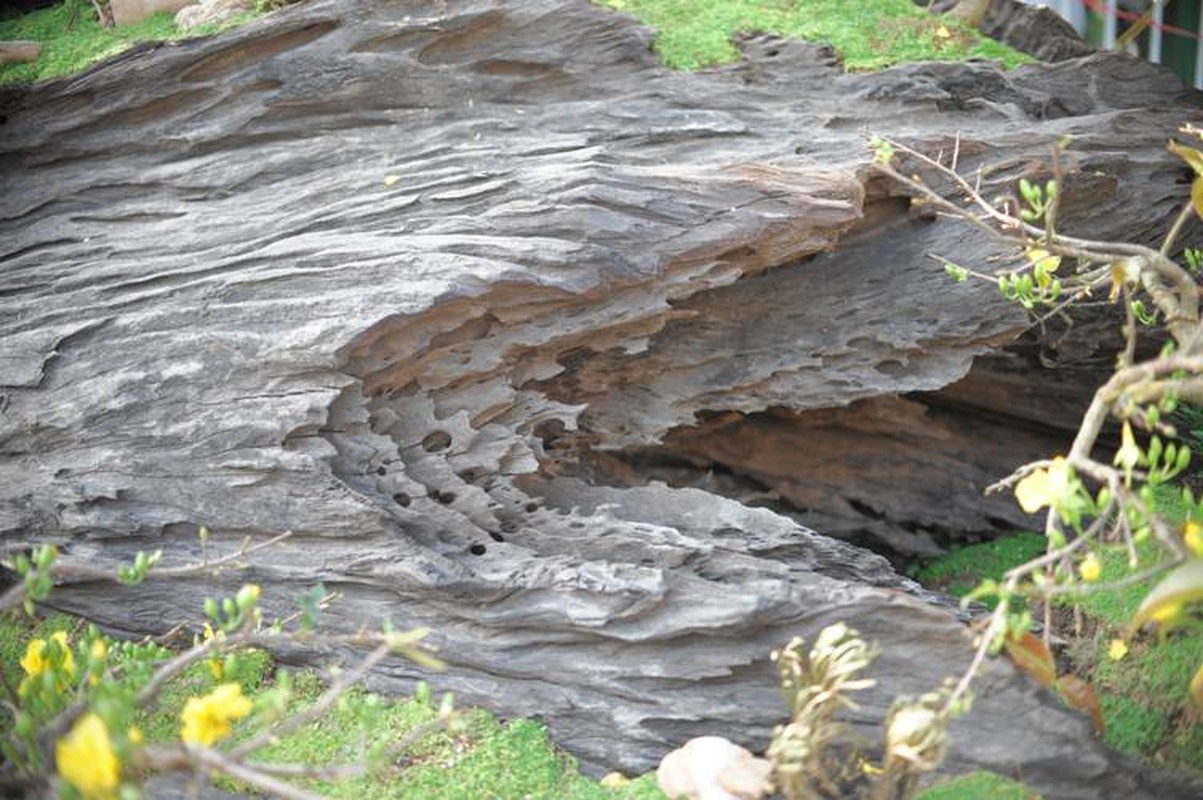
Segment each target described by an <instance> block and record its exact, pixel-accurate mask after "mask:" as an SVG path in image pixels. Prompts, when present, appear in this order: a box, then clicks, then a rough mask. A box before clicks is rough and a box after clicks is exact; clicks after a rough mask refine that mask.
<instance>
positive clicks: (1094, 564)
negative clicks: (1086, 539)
mask: <svg viewBox="0 0 1203 800" xmlns="http://www.w3.org/2000/svg"><path fill="white" fill-rule="evenodd" d="M1078 574H1079V575H1081V576H1082V580H1084V581H1086V582H1087V583H1094V582H1095V581H1097V580H1098V579H1099V577H1100V576H1101V575H1102V574H1103V563H1102V562H1101V561H1099V557H1098V556H1096V555H1095V554H1094V553H1087V554H1086V558H1084V559H1082V563H1081V564H1078Z"/></svg>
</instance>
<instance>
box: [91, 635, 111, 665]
mask: <svg viewBox="0 0 1203 800" xmlns="http://www.w3.org/2000/svg"><path fill="white" fill-rule="evenodd" d="M108 654H109V646H108V645H107V644H105V643H104V639H93V640H92V658H94V659H96V660H97V661H103V660H104V657H105V656H107V655H108Z"/></svg>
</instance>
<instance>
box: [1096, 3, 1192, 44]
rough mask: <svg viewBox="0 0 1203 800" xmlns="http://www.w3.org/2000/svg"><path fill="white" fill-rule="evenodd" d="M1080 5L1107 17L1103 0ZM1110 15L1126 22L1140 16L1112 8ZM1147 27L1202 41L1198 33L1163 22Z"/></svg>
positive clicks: (1154, 22)
mask: <svg viewBox="0 0 1203 800" xmlns="http://www.w3.org/2000/svg"><path fill="white" fill-rule="evenodd" d="M1082 5H1084V6H1086V8H1088V9H1090V10H1091V11H1093V12H1094V13H1096V14H1098V15H1099V16H1100V17H1105V16H1107V4H1106V2H1104V0H1082ZM1112 13H1113V14H1114V16H1115V17H1116V18H1117V19H1122V20H1125V21H1127V22H1135V21H1136V20H1138V19H1140V14H1137V13H1136V12H1135V11H1124V10H1123V9H1121V8H1114V9H1112ZM1149 27H1150V28H1156V29H1157V30H1159V31H1162V32H1163V33H1170V34H1173V35H1174V36H1185V37H1187V38H1189V39H1196V40H1197V39H1203V36H1200V35H1199V33H1198V31H1189V30H1187V29H1186V28H1179V27H1178V26H1176V25H1167V24H1165V23H1164V22H1157V21H1155V20H1150V21H1149Z"/></svg>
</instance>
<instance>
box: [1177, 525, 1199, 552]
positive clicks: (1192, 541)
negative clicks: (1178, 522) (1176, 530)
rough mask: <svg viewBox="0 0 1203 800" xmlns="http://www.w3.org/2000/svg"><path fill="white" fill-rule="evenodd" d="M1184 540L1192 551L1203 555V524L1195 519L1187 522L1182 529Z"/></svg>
mask: <svg viewBox="0 0 1203 800" xmlns="http://www.w3.org/2000/svg"><path fill="white" fill-rule="evenodd" d="M1182 540H1183V541H1184V542H1186V546H1187V547H1188V548H1190V551H1191V552H1192V553H1194V554H1195V555H1197V556H1203V525H1200V524H1199V523H1197V522H1195V521H1194V520H1193V519H1192V520H1191V521H1190V522H1188V523H1186V527H1185V528H1183V529H1182Z"/></svg>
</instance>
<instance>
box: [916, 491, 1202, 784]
mask: <svg viewBox="0 0 1203 800" xmlns="http://www.w3.org/2000/svg"><path fill="white" fill-rule="evenodd" d="M1157 496H1158V509H1159V511H1160V512H1161V513H1162V514H1163V515H1165V517H1166V518H1167V519H1168V520H1170V521H1171V522H1174V523H1182V522H1184V521H1185V515H1186V514H1187V513H1189V510H1188V509H1187V508H1185V507H1184V506H1183V504H1182V502H1181V498H1180V495H1179V493H1178V490H1177V489H1171V488H1169V487H1165V488H1164V489H1163V490H1161V491H1159V492H1158V495H1157ZM1044 551H1045V539H1044V537H1043V536H1040V535H1038V534H1034V533H1017V534H1015V535H1014V536H1009V537H1006V538H1003V539H999V540H996V541H993V542H987V543H983V544H977V545H969V546H966V547H962V548H959V549H957V550H954V551H952V552H951V553H949V554H948V555H947V556H944V557H943V558H940V559H937V560H935V561H933V562H931V563H929V564H927V565H925V566H923V567H922V568H921V569H919V570H917V571H916V573H915V576H914V577H915V578H916V580H918V581H919V582H920V583H923V584H924V585H926V586H930V587H932V588H939V589H941V590H943V591H947V592H948V593H950V594H953V595H957V596H961V595H964V594H967V593H968V592H969V590H970V589H972V587H973V586H974V585H975V584H976V582H977V581H978V580H981V579H985V578H993V579H995V580H998V579H1001V578H1002V574H1003V572H1005V571H1006V570H1007V569H1010V568H1011V567H1014V566H1018V565H1020V564H1022V563H1024V562H1026V561H1028V560H1030V559H1031V558H1033V557H1035V556H1038V555H1041V554H1043V553H1044ZM1139 553H1140V558H1141V564H1142V566H1141V568H1142V569H1143V568H1145V567H1147V566H1148V565H1150V564H1154V563H1156V562H1157V557H1158V553H1159V549H1158V546H1157V545H1155V544H1154V543H1152V542H1148V543H1146V544H1144V545H1142V546H1141V547H1140V549H1139ZM1100 560H1101V561H1102V564H1103V572H1102V575H1101V577H1100V578H1099V581H1100V583H1112V582H1115V581H1117V580H1119V579H1121V578H1124V577H1126V576H1127V575H1130V574H1131V573H1132V569H1131V568H1130V567H1129V566H1128V559H1127V554H1126V553H1125V551H1124V550H1123V549H1122V548H1113V549H1108V550H1105V551H1103V552H1102V553H1101V559H1100ZM1155 583H1156V581H1146V582H1143V583H1135V584H1131V585H1128V586H1123V587H1120V588H1116V589H1108V590H1106V591H1101V592H1094V593H1091V594H1087V595H1083V596H1082V598H1081V607H1082V611H1083V613H1084V617H1085V625H1084V628H1083V631H1082V633H1081V635H1078V636H1075V635H1074V633H1073V631H1072V630H1060V629H1058V631H1057V633H1058V635H1060V636H1063V637H1069V639H1070V644H1069V645H1068V646H1067V648H1066V654H1067V655H1068V657H1069V659H1070V661H1071V662H1072V664H1073V672H1074V673H1075V674H1077V675H1078V676H1079V677H1081V678H1083V679H1085V680H1087V681H1088V682H1089V683H1090V684H1091V685H1092V686H1093V687H1094V689H1095V692H1096V693H1097V695H1098V698H1099V705H1100V706H1101V708H1102V712H1103V720H1104V722H1105V723H1106V731H1105V732H1104V735H1103V739H1104V741H1106V742H1107V743H1108V744H1110V745H1111V746H1112V747H1115V748H1116V749H1118V750H1123V751H1124V752H1127V753H1131V754H1133V755H1137V756H1141V757H1144V758H1147V759H1149V760H1152V761H1154V762H1156V763H1160V764H1165V765H1168V766H1175V767H1185V768H1190V769H1196V770H1203V725H1201V724H1200V722H1203V720H1201V719H1200V717H1199V712H1198V711H1197V710H1196V709H1195V708H1194V707H1193V705H1192V702H1191V699H1190V696H1189V685H1190V680H1191V676H1192V675H1193V674H1194V672H1195V670H1196V669H1198V668H1199V665H1200V664H1203V635H1201V634H1203V629H1201V626H1200V624H1199V621H1198V620H1194V621H1193V622H1188V623H1187V624H1186V625H1185V626H1184V627H1183V628H1181V629H1178V630H1174V631H1171V632H1169V633H1168V634H1166V635H1164V636H1158V635H1155V634H1153V635H1140V636H1137V637H1135V638H1134V639H1132V640H1131V641H1130V642H1129V643H1128V644H1129V648H1128V652H1127V654H1126V655H1125V656H1124V657H1123V658H1121V659H1112V658H1110V657H1109V655H1108V650H1109V648H1110V645H1111V642H1112V640H1113V639H1116V638H1122V637H1123V636H1124V634H1125V632H1126V629H1127V627H1128V624H1129V621H1130V620H1131V619H1132V617H1133V614H1134V613H1135V612H1136V609H1137V608H1139V607H1140V604H1141V601H1142V600H1144V598H1145V596H1146V595H1147V594H1148V593H1149V591H1150V590H1151V589H1152V588H1153V586H1154V585H1155ZM988 599H989V598H987V600H988ZM1060 616H1066V617H1068V614H1063V615H1060ZM1062 627H1065V626H1064V625H1062Z"/></svg>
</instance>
